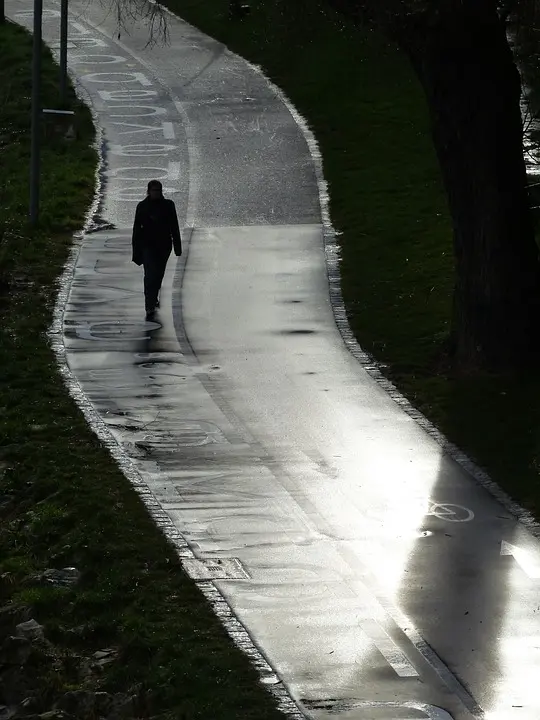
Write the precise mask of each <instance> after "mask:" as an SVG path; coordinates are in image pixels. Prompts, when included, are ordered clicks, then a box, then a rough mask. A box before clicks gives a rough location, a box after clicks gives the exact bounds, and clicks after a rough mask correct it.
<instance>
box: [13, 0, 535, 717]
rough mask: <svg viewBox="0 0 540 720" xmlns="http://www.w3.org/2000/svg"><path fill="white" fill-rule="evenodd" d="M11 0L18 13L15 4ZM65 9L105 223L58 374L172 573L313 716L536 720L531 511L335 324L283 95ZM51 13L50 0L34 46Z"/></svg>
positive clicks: (205, 53)
mask: <svg viewBox="0 0 540 720" xmlns="http://www.w3.org/2000/svg"><path fill="white" fill-rule="evenodd" d="M7 8H8V13H9V15H10V17H12V18H14V19H15V20H16V21H17V22H21V23H23V24H25V25H26V26H30V25H31V20H32V16H31V4H30V2H29V1H28V0H22V1H20V2H19V1H16V0H7ZM70 8H71V16H70V43H71V46H70V53H69V62H70V66H71V68H72V70H73V71H74V72H75V73H76V76H77V78H78V81H79V83H80V88H81V92H84V93H85V94H86V95H87V97H89V99H90V100H91V102H92V105H93V108H94V111H95V112H96V113H97V115H98V118H99V121H100V123H101V125H102V128H103V149H104V151H105V159H106V162H105V165H104V166H103V168H102V174H103V179H104V187H103V190H104V194H103V200H102V202H101V206H100V208H99V215H100V217H101V218H102V219H103V220H104V221H106V222H108V223H111V224H112V225H113V226H114V228H113V229H109V230H101V231H99V232H93V233H88V234H87V235H86V236H85V237H84V239H83V241H82V243H81V246H80V250H79V252H78V256H77V258H76V261H74V263H73V264H74V276H73V281H72V283H71V285H70V286H69V287H68V286H67V285H66V287H65V290H66V292H65V295H66V304H65V313H64V315H63V322H64V324H63V330H64V344H65V357H66V360H67V363H68V366H69V372H67V371H66V377H67V380H68V383H70V386H71V389H72V392H73V393H74V394H75V396H76V397H77V399H78V401H79V402H80V404H81V407H83V409H84V410H85V412H86V414H87V417H88V418H89V421H90V422H92V424H93V427H94V428H95V430H96V432H98V433H100V436H102V437H104V438H109V439H110V438H111V436H112V437H113V438H114V441H115V442H112V443H111V449H112V452H113V454H114V455H115V457H117V458H118V459H119V461H120V462H121V463H123V467H124V469H125V471H126V474H127V475H128V476H129V477H130V478H131V479H132V480H133V482H134V483H135V484H136V487H137V489H138V490H139V492H140V493H141V495H142V496H143V498H144V499H145V502H146V503H147V505H148V507H149V509H150V510H151V512H152V513H153V515H154V517H155V518H156V521H157V522H158V523H159V525H160V526H161V527H162V528H163V529H164V531H165V532H166V533H167V534H168V535H169V537H171V539H172V540H173V541H174V542H175V543H176V544H177V546H178V548H179V552H180V554H181V556H182V558H183V562H184V566H185V568H186V570H187V572H188V573H189V574H190V575H191V576H192V577H193V578H194V579H195V581H196V582H198V583H199V584H200V586H201V589H202V590H203V592H205V594H206V596H207V597H208V598H209V600H210V601H211V602H212V603H213V604H214V607H215V609H216V612H219V613H220V616H221V617H222V618H223V620H224V622H225V624H226V626H227V627H228V629H229V631H230V633H231V635H232V636H233V637H234V638H235V640H237V642H239V643H240V644H241V645H242V646H243V647H245V649H246V651H247V652H249V653H250V655H251V656H252V658H253V659H254V662H256V663H258V665H259V667H260V670H261V673H262V677H263V680H264V681H265V682H266V683H268V685H269V687H273V688H274V690H275V691H276V692H277V693H278V694H280V697H281V702H282V707H283V708H284V711H286V712H287V713H288V714H289V715H291V716H293V715H294V714H295V709H294V706H293V705H292V703H291V702H290V701H289V702H288V701H287V696H286V694H285V692H284V690H283V688H286V689H287V691H288V692H289V693H290V696H291V697H292V698H293V700H294V702H295V703H296V706H297V707H298V709H299V711H301V712H302V713H303V714H304V715H305V716H307V717H311V718H314V719H316V720H322V719H323V718H334V717H336V718H342V719H343V720H364V719H373V720H414V719H416V718H418V719H419V718H426V717H427V718H434V719H436V720H448V719H449V718H454V720H466V719H470V718H481V717H489V718H493V719H497V720H499V718H500V719H501V720H502V719H506V718H508V719H509V720H513V719H514V718H519V719H520V720H532V719H533V718H534V719H535V720H537V718H538V717H540V694H539V693H537V692H536V688H535V680H536V679H537V678H538V677H540V599H539V594H538V587H539V583H540V546H539V542H538V540H537V539H536V534H537V533H536V527H535V526H534V525H529V526H527V525H525V524H523V523H520V522H517V521H516V519H515V517H513V516H512V515H511V514H510V512H509V511H508V509H507V507H505V506H503V505H502V504H500V503H499V502H498V501H497V500H496V499H495V498H494V497H493V495H491V494H489V493H488V492H487V490H486V489H485V488H484V487H483V486H482V485H481V484H479V483H478V482H475V481H474V480H473V479H472V478H471V477H470V475H469V474H467V472H466V471H465V470H464V469H463V467H462V466H461V465H460V464H458V463H457V462H456V461H455V460H454V459H452V458H451V457H450V456H449V455H447V454H444V453H443V451H442V449H441V445H440V444H439V443H438V442H436V440H435V439H434V438H433V437H432V436H430V434H429V433H428V432H426V430H425V429H424V428H422V427H421V426H420V425H419V424H418V423H417V422H415V420H414V419H413V418H412V417H411V416H410V415H409V414H408V413H407V412H405V409H404V406H405V403H404V402H403V401H400V400H399V397H398V396H395V395H394V399H393V398H392V397H390V395H389V394H388V393H387V392H386V391H385V388H384V386H383V385H381V384H380V383H378V382H376V381H375V380H374V379H373V377H372V373H371V374H370V372H369V371H368V369H366V368H365V367H363V366H362V365H361V364H360V363H359V362H358V360H357V359H356V358H355V357H354V356H353V354H352V353H351V352H350V351H349V349H348V348H347V347H346V344H345V343H344V342H343V338H342V336H341V334H340V332H339V330H338V327H337V326H336V321H335V317H334V313H333V310H332V305H331V302H330V295H329V289H328V288H329V286H328V277H327V260H328V257H327V256H326V255H325V233H328V227H325V225H324V223H323V222H322V220H321V205H320V197H319V190H320V186H319V184H318V177H317V172H316V166H315V164H314V161H313V157H312V155H311V154H310V151H309V147H308V143H307V142H306V137H305V135H304V134H303V132H302V130H301V128H300V127H299V125H298V124H297V122H296V121H295V118H294V117H293V115H291V113H290V111H289V108H288V107H287V105H286V104H284V102H283V101H282V99H281V98H280V97H279V96H278V95H276V93H275V92H274V91H273V89H272V88H271V87H270V86H269V84H268V83H267V82H266V81H265V79H264V78H263V76H262V75H261V74H260V73H259V72H258V71H257V70H256V69H255V68H253V67H251V66H249V65H248V64H247V63H245V62H244V61H242V60H241V59H239V58H237V57H235V56H233V55H232V54H230V53H228V52H227V51H225V50H224V48H223V47H222V46H220V45H219V44H218V43H216V42H214V41H213V40H211V39H209V38H207V37H205V36H204V35H202V34H201V33H200V32H198V31H196V30H194V29H193V28H191V27H189V26H188V25H186V24H184V23H182V22H181V21H178V20H175V19H171V20H170V35H171V45H170V46H169V47H165V48H163V47H155V48H153V49H149V48H145V44H146V39H147V38H146V34H145V32H144V29H143V28H137V27H135V28H133V29H132V32H131V35H130V36H127V35H125V34H124V35H123V36H122V38H121V40H120V41H118V40H117V39H116V34H115V25H114V19H113V18H112V17H111V16H110V14H109V13H107V12H106V10H104V9H102V8H101V7H100V6H99V5H97V4H94V6H90V5H87V4H83V3H78V2H71V3H70ZM58 11H59V4H57V3H56V2H53V1H52V0H48V2H47V3H46V12H45V18H44V37H45V38H46V39H47V40H48V41H49V42H50V43H51V44H52V45H53V46H54V43H55V42H56V41H57V38H58V30H59V14H58ZM152 177H157V178H159V179H161V180H162V181H163V184H164V186H165V192H166V194H167V195H168V196H170V197H172V198H173V199H174V200H175V202H176V204H177V208H178V212H179V216H180V217H181V225H182V226H183V227H184V228H185V229H184V233H183V240H184V247H185V253H184V255H183V256H182V258H181V259H180V260H179V261H178V262H176V261H174V262H173V261H171V263H170V265H169V268H168V271H167V275H166V281H165V286H164V289H163V293H162V303H161V310H160V311H159V313H158V315H157V316H156V322H152V323H150V322H145V320H144V306H143V298H142V283H141V271H140V269H139V268H137V267H135V266H134V265H133V264H132V263H131V262H130V226H131V222H132V218H133V213H134V209H135V203H136V201H138V200H139V199H141V197H142V196H143V195H144V188H145V185H146V182H147V181H148V180H149V179H150V178H152ZM319 180H320V178H319ZM323 209H324V204H323ZM326 239H327V238H326ZM68 275H69V269H68V272H67V275H66V278H67V277H68ZM62 297H63V296H62ZM57 329H58V328H57ZM55 342H56V343H57V344H58V338H56V341H55ZM70 373H71V374H70ZM120 451H121V452H120ZM157 591H158V590H157ZM222 598H225V600H226V602H224V601H223V599H222ZM229 607H230V608H232V610H233V612H234V615H232V614H231V612H230V610H229ZM235 618H236V619H235ZM238 621H239V622H238ZM244 628H245V629H246V630H247V634H246V632H245V631H244ZM250 638H251V640H250ZM259 651H260V653H262V656H264V657H262V656H261V654H260V653H259ZM264 658H266V660H267V661H268V663H269V665H267V664H266V663H265V659H264ZM274 672H275V673H277V676H276V675H274V674H273V673H274ZM297 716H300V715H299V713H297Z"/></svg>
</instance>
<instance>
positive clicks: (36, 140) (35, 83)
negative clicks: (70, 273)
mask: <svg viewBox="0 0 540 720" xmlns="http://www.w3.org/2000/svg"><path fill="white" fill-rule="evenodd" d="M42 15H43V0H34V43H33V49H32V126H31V151H30V152H31V155H30V222H31V224H32V225H37V223H38V219H39V145H40V135H41V20H42Z"/></svg>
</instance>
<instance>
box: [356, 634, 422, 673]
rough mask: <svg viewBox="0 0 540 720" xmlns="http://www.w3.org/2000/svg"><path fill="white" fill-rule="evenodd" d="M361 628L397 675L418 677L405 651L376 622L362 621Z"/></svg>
mask: <svg viewBox="0 0 540 720" xmlns="http://www.w3.org/2000/svg"><path fill="white" fill-rule="evenodd" d="M361 628H362V630H363V631H364V632H365V634H366V635H367V636H368V638H369V639H370V640H371V641H372V642H373V643H374V645H375V646H376V647H377V649H378V650H379V652H380V653H381V655H382V656H383V657H384V659H385V660H386V662H387V663H388V664H389V665H390V667H392V668H393V669H394V670H395V672H396V675H399V677H418V672H417V671H416V670H415V668H414V667H413V666H412V665H411V663H410V662H409V660H408V658H407V656H406V655H405V653H404V652H403V651H402V650H401V649H400V647H399V646H398V645H397V644H396V643H395V642H394V641H393V640H392V638H391V637H390V635H388V633H387V632H386V631H385V630H384V629H383V628H382V627H381V626H380V625H379V623H377V622H374V621H373V622H363V623H362V624H361Z"/></svg>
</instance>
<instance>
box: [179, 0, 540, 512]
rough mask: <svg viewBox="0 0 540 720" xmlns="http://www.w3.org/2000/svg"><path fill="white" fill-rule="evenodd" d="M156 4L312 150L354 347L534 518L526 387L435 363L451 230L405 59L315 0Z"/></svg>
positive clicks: (530, 400) (538, 461) (534, 414)
mask: <svg viewBox="0 0 540 720" xmlns="http://www.w3.org/2000/svg"><path fill="white" fill-rule="evenodd" d="M246 1H247V2H248V3H249V4H250V6H251V13H250V14H249V15H248V16H247V17H246V18H244V19H243V20H242V21H230V20H229V19H228V13H227V9H228V2H227V0H206V1H205V2H204V3H201V2H199V0H167V3H166V4H167V5H168V6H169V7H170V8H171V9H172V10H173V11H175V12H177V13H178V14H179V15H180V16H181V17H183V18H185V19H186V20H187V21H189V22H192V23H193V24H195V25H197V26H198V27H200V28H201V29H202V30H203V31H205V32H207V33H208V34H210V35H212V36H214V37H216V38H218V39H219V40H220V41H222V42H223V43H225V44H226V45H227V46H228V47H230V48H231V49H232V50H233V51H235V52H237V53H239V54H241V55H243V56H244V57H246V58H247V59H249V60H250V61H252V62H255V63H257V64H260V65H261V66H262V68H263V69H264V71H265V73H266V74H267V75H268V76H269V77H270V78H271V79H272V80H273V81H274V82H275V83H277V84H278V85H279V86H280V87H281V88H282V89H283V90H284V91H285V92H286V94H287V95H288V96H289V98H290V99H291V100H292V102H293V103H294V104H295V105H296V107H297V108H298V109H299V110H300V112H301V113H302V114H303V115H304V116H305V117H306V118H307V120H308V122H309V124H310V126H311V128H312V129H313V131H314V133H315V135H316V137H317V140H318V142H319V144H320V148H321V151H322V155H323V159H324V171H325V177H326V179H327V181H328V182H329V186H330V195H331V213H332V219H333V222H334V225H335V226H336V228H337V229H338V230H340V231H341V232H342V233H343V234H342V236H341V237H340V244H341V249H342V263H341V273H342V288H343V294H344V299H345V303H346V306H347V311H348V316H349V321H350V324H351V327H352V330H353V331H354V333H355V335H356V337H357V338H358V340H359V342H360V343H361V345H362V347H363V348H364V349H365V350H367V351H369V352H371V353H372V354H373V355H374V356H375V357H376V358H377V359H378V360H379V361H380V362H382V363H384V364H386V366H387V368H386V370H385V372H386V374H387V375H388V376H389V377H390V378H391V379H392V380H393V381H394V382H395V384H396V385H397V386H398V387H399V388H400V390H401V391H402V392H403V393H404V394H405V395H406V396H407V397H408V398H409V399H410V400H411V401H412V403H413V404H414V405H415V406H416V407H418V408H419V409H420V410H421V411H422V412H423V413H425V414H426V415H427V417H428V418H430V419H431V420H432V421H433V422H434V423H435V424H436V425H437V426H438V427H439V428H440V429H441V430H442V431H443V432H444V433H445V434H446V435H447V436H448V437H449V438H450V439H451V440H452V441H454V442H455V443H457V444H458V445H459V446H460V447H462V448H463V449H464V450H465V451H466V452H467V453H469V455H470V456H472V457H473V458H474V459H476V461H477V462H478V463H479V464H480V465H482V466H484V467H485V468H486V469H487V470H488V471H489V473H490V474H491V476H492V477H493V478H494V479H495V480H496V481H497V482H498V483H500V485H501V486H502V487H503V488H505V489H506V490H507V491H508V492H509V493H510V494H511V495H512V496H513V497H514V498H516V499H517V500H519V501H520V502H521V503H523V504H524V505H525V506H526V507H528V508H529V509H530V510H532V511H533V512H534V513H535V514H536V515H537V516H540V483H539V468H540V401H539V398H540V377H537V376H535V375H527V376H513V377H494V376H489V375H484V376H480V377H474V378H473V377H454V376H452V375H451V374H450V373H449V372H448V371H445V369H444V366H443V365H442V364H441V363H440V357H441V346H442V344H443V342H444V339H445V338H446V336H447V332H448V328H449V322H450V310H451V293H452V285H453V255H452V252H453V251H452V243H451V237H452V236H451V224H450V218H449V214H448V208H447V204H446V198H445V195H444V192H443V188H442V183H441V180H440V174H439V169H438V166H437V162H436V158H435V153H434V150H433V147H432V144H431V139H430V131H429V127H428V114H427V108H426V105H425V101H424V97H423V94H422V92H421V89H420V87H419V85H418V83H417V81H416V79H415V77H414V75H413V72H412V70H411V68H410V66H409V63H408V61H407V59H406V58H405V57H404V56H403V55H402V54H400V53H399V52H398V51H397V50H396V49H395V48H393V47H392V46H391V45H390V44H389V43H387V42H386V41H385V40H384V39H383V38H381V37H380V36H379V35H377V34H376V33H374V32H372V31H371V30H369V29H368V28H364V29H355V28H354V27H353V26H352V25H351V24H349V23H347V22H345V21H344V20H343V19H342V18H341V17H338V16H337V15H336V14H334V13H333V12H331V11H329V10H328V8H327V7H326V5H325V0H298V1H297V2H295V3H293V2H290V0H246Z"/></svg>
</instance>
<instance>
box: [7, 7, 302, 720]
mask: <svg viewBox="0 0 540 720" xmlns="http://www.w3.org/2000/svg"><path fill="white" fill-rule="evenodd" d="M9 21H10V22H12V21H11V20H9ZM68 72H69V76H70V80H71V83H72V85H73V87H74V89H75V92H76V94H77V96H78V98H79V99H80V100H82V101H83V102H84V103H85V105H86V106H87V107H88V109H89V110H90V112H91V115H92V120H93V123H94V128H95V132H96V136H95V139H94V143H93V146H94V149H95V150H96V152H97V155H98V164H97V167H96V172H95V189H94V199H93V201H92V204H91V205H90V207H89V209H88V211H87V213H86V217H85V221H84V224H83V227H82V228H81V230H80V231H79V232H77V233H75V234H74V236H73V246H72V249H71V250H70V253H69V257H68V259H67V261H66V263H65V265H64V269H63V271H62V275H61V276H60V278H59V281H58V285H59V290H58V294H57V297H56V302H55V306H54V310H53V319H52V322H51V326H50V328H49V331H48V338H49V342H50V345H51V348H52V349H53V351H54V353H55V356H56V361H57V363H58V368H59V371H60V375H61V377H62V380H63V382H64V384H65V386H66V388H67V390H68V392H69V394H70V396H71V397H72V398H73V400H74V401H75V403H76V404H77V406H78V408H79V409H80V410H81V412H82V414H83V415H84V418H85V420H86V422H87V423H88V425H89V426H90V428H91V429H92V431H93V432H94V433H95V434H96V436H97V437H98V438H99V440H100V441H101V442H102V443H103V445H104V446H105V447H106V448H107V450H108V451H109V453H110V454H111V457H112V458H113V459H114V461H115V462H116V464H117V465H118V467H119V468H120V470H121V471H122V473H123V474H124V476H125V477H126V478H127V479H128V480H129V482H130V483H131V485H132V486H133V488H134V489H135V491H136V492H137V494H138V495H139V497H140V498H141V500H142V501H143V503H144V505H145V507H146V508H147V510H148V512H149V514H150V515H151V517H152V519H153V520H154V522H155V523H156V526H157V528H158V530H160V531H161V532H163V534H164V535H165V537H166V538H167V540H169V542H170V543H171V545H172V546H173V547H174V549H175V550H176V552H177V553H178V556H179V558H180V560H182V559H186V558H189V559H192V560H196V556H195V554H194V553H193V551H192V550H191V548H190V547H189V545H188V543H187V542H186V540H185V539H184V537H183V535H182V533H180V532H179V530H178V529H177V528H176V526H175V524H174V523H173V521H172V520H171V518H170V517H169V516H168V515H167V513H166V512H164V510H163V508H162V507H161V505H160V504H159V502H157V500H156V499H155V497H154V494H153V493H152V491H151V490H150V488H149V487H148V484H147V483H146V482H145V481H144V479H143V477H142V475H141V473H140V472H139V470H138V469H137V465H136V463H135V462H133V460H132V459H131V458H130V456H129V455H128V453H127V452H126V451H125V450H124V449H123V447H122V445H121V443H120V442H119V441H118V440H117V439H116V438H115V437H114V435H113V434H112V433H111V432H110V430H109V429H108V427H107V425H106V423H105V422H104V421H103V419H102V417H101V415H100V413H99V412H98V410H96V408H95V407H94V405H93V404H92V402H91V400H90V399H89V398H88V396H87V395H86V394H85V392H84V390H83V389H82V387H81V384H80V383H79V381H78V379H77V377H76V375H75V373H74V372H73V371H72V370H71V368H70V367H69V363H68V360H67V349H66V345H65V341H64V340H65V338H64V315H65V310H66V305H67V302H68V298H69V293H70V290H71V286H72V283H73V280H74V277H75V270H76V267H77V260H78V258H79V254H80V250H81V247H82V244H83V241H84V237H85V236H86V235H88V234H91V233H93V232H98V231H100V230H104V229H111V228H112V227H113V226H112V225H111V224H109V223H107V222H105V221H104V220H103V218H102V216H101V208H102V201H103V196H104V185H105V182H104V174H103V173H104V168H105V166H106V158H107V151H106V146H105V143H104V142H103V128H102V126H101V124H100V120H99V115H98V113H97V112H96V111H95V108H94V104H93V102H92V98H91V96H90V94H89V93H88V92H87V91H86V89H85V88H84V87H83V85H82V84H81V82H80V81H79V79H78V77H77V75H76V74H75V73H74V72H73V71H72V70H71V69H69V70H68ZM197 587H198V589H199V590H200V591H201V593H202V594H203V595H204V597H205V598H206V600H207V602H208V603H209V604H210V606H211V608H212V610H213V612H214V613H215V614H216V616H217V617H218V618H219V620H220V621H221V623H222V625H223V627H224V628H225V630H226V631H227V633H228V635H229V637H230V638H231V640H232V641H233V642H234V644H235V645H236V646H237V647H238V648H240V649H241V650H242V651H243V652H244V653H245V654H246V655H247V656H248V658H249V660H250V661H251V663H252V665H253V667H255V669H256V670H257V672H258V674H259V677H260V680H261V683H262V684H264V685H265V686H266V687H267V689H268V690H269V692H270V693H271V694H272V695H274V697H275V698H276V699H277V702H278V707H279V709H280V710H281V711H282V712H283V713H284V715H285V716H286V717H288V718H290V719H291V720H302V719H303V718H305V717H306V715H305V714H304V713H303V712H301V711H300V709H299V708H298V706H297V704H296V703H295V702H294V700H293V699H292V696H291V694H290V693H289V691H288V690H287V687H286V685H285V683H284V682H283V680H282V679H281V678H280V677H279V675H278V674H277V673H276V671H275V669H274V668H273V667H272V666H271V665H270V663H269V662H268V659H267V658H266V657H265V655H264V654H263V652H262V650H261V649H260V648H259V647H257V645H256V644H255V642H254V641H253V638H252V637H251V635H250V634H249V633H248V631H247V630H246V628H245V627H244V626H243V625H242V623H241V622H240V620H239V619H238V618H237V617H236V615H235V614H234V611H233V610H232V608H231V606H230V604H229V603H228V602H227V600H226V598H225V596H224V595H223V594H222V593H221V592H220V590H219V589H218V587H217V585H216V583H214V582H212V581H207V582H197Z"/></svg>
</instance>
